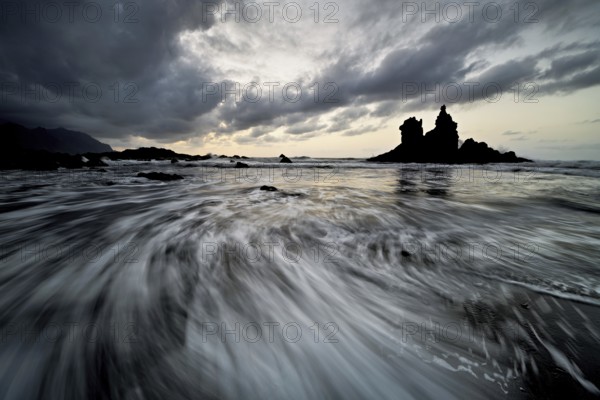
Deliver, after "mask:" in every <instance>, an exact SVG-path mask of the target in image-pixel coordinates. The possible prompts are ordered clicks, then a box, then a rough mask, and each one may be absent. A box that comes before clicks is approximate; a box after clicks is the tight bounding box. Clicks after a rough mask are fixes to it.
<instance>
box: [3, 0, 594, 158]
mask: <svg viewBox="0 0 600 400" xmlns="http://www.w3.org/2000/svg"><path fill="white" fill-rule="evenodd" d="M0 4H1V9H0V22H1V23H0V46H1V49H2V51H1V53H0V96H1V97H0V119H3V120H10V121H14V122H18V123H21V124H24V125H26V126H29V127H35V126H44V127H48V128H54V127H58V126H62V127H66V128H69V129H73V130H79V131H83V132H87V133H90V134H92V135H93V136H95V137H96V138H98V139H100V140H102V141H104V142H106V143H108V144H110V145H112V146H113V147H114V148H118V149H121V148H127V147H139V146H149V145H154V146H160V147H168V148H172V149H174V150H177V151H182V152H187V153H193V154H204V153H207V152H212V153H217V154H234V153H235V154H245V155H248V156H277V155H278V154H279V153H282V152H283V153H285V154H287V155H291V156H300V155H310V156H317V157H328V156H330V157H369V156H372V155H375V154H379V153H381V152H384V151H387V150H389V149H391V148H392V147H394V146H396V145H397V144H398V143H399V140H400V136H399V131H398V126H399V125H400V124H401V123H402V121H403V120H404V119H406V118H408V117H411V116H416V117H417V118H419V119H420V118H423V120H424V128H425V130H429V129H431V128H433V125H434V121H435V116H436V114H437V112H438V110H439V107H440V106H441V104H443V103H445V104H446V105H447V108H448V112H449V113H450V114H451V115H452V116H453V118H454V120H455V121H457V122H458V128H459V135H460V137H461V139H463V140H464V139H466V138H468V137H473V138H475V139H476V140H479V141H486V142H487V143H488V144H490V145H492V146H494V147H497V148H500V149H511V150H514V151H516V152H517V154H518V155H521V156H526V157H531V158H538V159H540V158H541V159H600V137H599V136H598V135H597V132H598V130H599V128H600V122H599V121H600V111H599V110H600V108H598V105H597V103H598V99H600V96H599V95H600V87H599V84H600V62H599V61H600V39H599V38H600V35H598V34H599V33H600V28H598V27H599V26H600V2H598V1H597V0H571V1H568V2H566V1H564V0H545V1H535V2H532V1H515V0H511V1H503V0H502V1H495V2H488V1H482V2H451V1H441V2H433V1H427V2H421V1H418V2H402V1H398V0H376V1H373V2H367V1H364V0H363V1H359V0H343V1H342V0H339V1H323V2H317V1H315V0H308V1H300V0H298V1H283V2H278V1H270V2H269V1H265V2H263V1H259V2H253V1H244V2H217V1H210V2H207V1H198V0H144V1H120V2H119V1H117V2H115V1H114V0H110V1H105V0H99V1H65V2H62V1H57V2H53V1H4V0H1V3H0Z"/></svg>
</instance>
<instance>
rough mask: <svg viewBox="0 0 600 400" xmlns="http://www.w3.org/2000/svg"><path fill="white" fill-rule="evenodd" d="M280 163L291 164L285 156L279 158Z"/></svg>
mask: <svg viewBox="0 0 600 400" xmlns="http://www.w3.org/2000/svg"><path fill="white" fill-rule="evenodd" d="M279 162H280V163H285V164H291V163H292V160H290V159H289V158H287V157H286V156H283V157H282V158H281V161H279Z"/></svg>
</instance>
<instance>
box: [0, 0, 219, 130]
mask: <svg viewBox="0 0 600 400" xmlns="http://www.w3.org/2000/svg"><path fill="white" fill-rule="evenodd" d="M52 4H55V5H57V6H56V7H54V8H52V7H48V6H47V2H44V1H18V2H10V1H3V2H2V10H1V11H2V15H1V18H2V24H1V25H0V46H1V47H2V56H1V57H0V71H1V72H0V73H1V79H2V82H1V83H2V85H3V87H2V89H3V98H2V99H1V103H0V107H1V113H2V115H3V116H4V117H5V118H6V119H12V120H16V121H17V122H21V123H24V124H27V125H38V124H39V125H46V126H54V125H58V124H67V125H76V126H77V127H78V128H81V129H85V128H87V129H90V130H93V131H94V132H95V133H98V134H100V135H101V136H102V137H111V136H119V135H122V134H125V133H138V132H139V133H140V134H143V135H144V136H147V137H163V138H164V137H165V136H167V137H171V138H173V137H177V136H178V134H181V133H184V132H189V131H190V130H192V129H193V124H192V122H193V121H194V119H195V118H196V117H197V116H199V115H201V114H203V113H206V112H208V111H210V110H211V109H212V108H214V107H215V105H216V102H203V101H202V95H201V90H202V87H201V85H199V84H197V82H202V81H209V80H210V79H208V78H209V77H210V74H211V70H210V68H208V67H205V66H190V65H185V64H184V63H180V62H179V60H178V56H179V54H180V49H179V45H178V43H177V40H176V39H177V36H178V34H179V33H180V32H182V31H184V30H194V29H207V28H209V27H210V26H211V24H212V23H213V21H212V20H211V18H210V16H207V17H204V16H203V13H202V4H203V2H201V1H187V0H172V1H169V2H165V1H161V0H145V1H144V2H143V3H142V2H139V3H137V2H122V3H117V4H115V2H114V1H112V0H111V1H108V0H100V1H93V2H87V1H77V2H71V3H58V2H57V3H52ZM65 4H71V5H70V6H68V7H67V6H66V5H65ZM119 4H120V5H121V6H122V7H120V6H119ZM115 7H117V8H115ZM84 89H85V90H84ZM71 90H72V91H71ZM100 91H101V94H100ZM23 100H25V101H23Z"/></svg>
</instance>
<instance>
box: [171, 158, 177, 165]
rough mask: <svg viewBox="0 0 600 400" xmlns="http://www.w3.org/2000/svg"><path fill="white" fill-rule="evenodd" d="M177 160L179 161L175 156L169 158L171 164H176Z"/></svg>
mask: <svg viewBox="0 0 600 400" xmlns="http://www.w3.org/2000/svg"><path fill="white" fill-rule="evenodd" d="M178 162H179V160H178V159H176V158H173V159H172V160H171V164H177V163H178Z"/></svg>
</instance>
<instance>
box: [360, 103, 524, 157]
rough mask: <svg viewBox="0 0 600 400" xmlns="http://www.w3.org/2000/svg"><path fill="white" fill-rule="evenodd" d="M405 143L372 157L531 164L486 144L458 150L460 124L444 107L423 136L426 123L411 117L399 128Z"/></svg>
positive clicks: (467, 144) (470, 142)
mask: <svg viewBox="0 0 600 400" xmlns="http://www.w3.org/2000/svg"><path fill="white" fill-rule="evenodd" d="M400 135H401V137H402V142H401V143H400V145H399V146H398V147H396V148H395V149H394V150H391V151H389V152H387V153H384V154H381V155H378V156H377V157H373V158H370V159H369V160H368V161H377V162H402V163H405V162H418V163H448V164H458V163H479V164H485V163H493V162H496V163H515V162H526V161H530V160H527V159H525V158H519V157H517V156H516V155H515V153H514V152H512V151H509V152H507V153H500V152H499V151H497V150H494V149H492V148H490V147H488V145H487V144H486V143H485V142H481V143H479V142H476V141H475V140H473V139H467V140H466V141H465V143H464V144H463V145H462V146H461V148H460V149H459V148H458V142H459V141H458V124H457V123H456V122H454V120H453V119H452V116H451V115H450V114H448V113H447V112H446V106H445V105H443V106H442V107H441V109H440V113H439V115H438V117H437V119H436V120H435V128H433V129H432V130H430V131H429V132H427V133H426V134H425V136H423V120H417V119H416V118H415V117H411V118H408V119H407V120H405V121H404V123H403V124H402V125H400Z"/></svg>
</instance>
